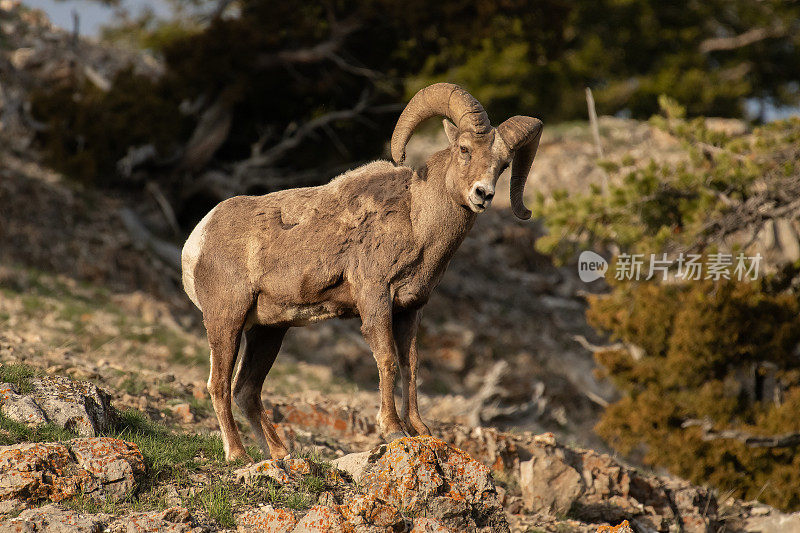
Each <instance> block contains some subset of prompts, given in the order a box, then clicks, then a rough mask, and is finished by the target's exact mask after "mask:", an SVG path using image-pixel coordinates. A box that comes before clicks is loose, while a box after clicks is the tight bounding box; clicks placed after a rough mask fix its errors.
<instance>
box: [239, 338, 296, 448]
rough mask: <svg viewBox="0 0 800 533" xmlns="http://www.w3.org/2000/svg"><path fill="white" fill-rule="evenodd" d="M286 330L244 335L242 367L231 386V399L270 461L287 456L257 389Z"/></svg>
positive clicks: (275, 355)
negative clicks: (270, 458) (248, 423)
mask: <svg viewBox="0 0 800 533" xmlns="http://www.w3.org/2000/svg"><path fill="white" fill-rule="evenodd" d="M287 329H288V328H276V327H272V326H260V325H257V326H253V327H252V328H251V329H249V330H248V331H247V332H246V333H245V340H246V343H245V347H244V355H243V356H242V364H241V365H239V372H238V373H237V374H236V380H235V381H234V385H233V398H234V400H236V404H237V405H238V406H239V409H241V410H242V412H243V413H244V415H245V416H246V417H247V420H248V422H250V426H251V427H252V428H253V433H255V436H256V440H257V441H258V444H259V446H260V447H261V450H262V452H263V453H264V456H266V455H267V453H269V455H270V457H272V458H273V459H283V458H284V457H286V456H287V455H289V451H288V450H287V449H286V445H285V444H284V443H283V441H281V438H280V437H279V436H278V433H277V432H276V431H275V426H274V425H273V424H272V420H270V418H269V415H268V414H267V411H266V409H264V404H263V403H262V402H261V389H262V387H263V386H264V379H265V378H266V377H267V374H268V373H269V371H270V369H271V368H272V364H273V363H274V362H275V358H276V357H277V356H278V351H279V350H280V349H281V343H282V342H283V337H284V335H286V331H287Z"/></svg>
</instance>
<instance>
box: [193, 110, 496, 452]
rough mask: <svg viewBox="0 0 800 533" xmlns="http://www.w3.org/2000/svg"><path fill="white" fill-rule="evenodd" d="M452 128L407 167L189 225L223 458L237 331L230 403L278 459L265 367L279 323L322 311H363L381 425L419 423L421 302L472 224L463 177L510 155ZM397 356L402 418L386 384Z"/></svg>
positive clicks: (261, 199) (363, 172) (474, 177)
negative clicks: (264, 395) (441, 146)
mask: <svg viewBox="0 0 800 533" xmlns="http://www.w3.org/2000/svg"><path fill="white" fill-rule="evenodd" d="M454 128H455V127H454V126H452V125H449V126H447V125H446V129H448V136H450V137H451V144H450V146H449V147H448V148H447V149H445V150H442V151H440V152H437V153H436V154H434V155H433V156H431V158H430V159H429V160H428V162H427V164H426V165H425V166H424V167H423V168H421V169H420V170H418V171H412V170H411V169H409V168H406V167H395V166H393V165H392V164H391V163H389V162H386V161H378V162H374V163H370V164H369V165H365V166H364V167H361V168H359V169H356V170H354V171H351V172H348V173H345V174H343V175H342V176H339V177H338V178H336V179H334V180H332V181H331V182H330V183H328V184H326V185H323V186H319V187H310V188H301V189H292V190H285V191H279V192H275V193H272V194H268V195H266V196H238V197H235V198H231V199H229V200H226V201H224V202H222V203H221V204H220V205H219V206H217V208H215V210H214V211H213V212H212V214H211V216H210V217H208V220H207V222H206V223H205V224H201V225H199V226H198V228H197V229H196V230H195V232H194V233H196V232H201V233H202V235H194V233H193V235H192V236H190V239H189V241H187V247H186V248H185V249H184V264H183V268H184V280H185V283H186V285H187V287H186V288H187V293H189V294H190V296H191V295H193V294H194V295H196V297H195V298H193V300H194V301H195V302H196V303H197V304H198V306H199V307H200V309H201V310H202V312H203V318H204V323H205V326H206V329H207V331H208V339H209V344H210V346H211V374H210V376H209V383H208V387H209V391H210V394H211V397H212V402H213V404H214V409H215V411H216V413H217V417H218V419H219V421H220V426H221V428H222V434H223V441H224V443H225V451H226V457H227V458H228V459H235V458H240V457H245V456H246V453H245V451H244V448H243V447H242V444H241V441H240V438H239V434H238V431H237V430H236V426H235V425H234V422H233V416H232V413H231V403H230V400H231V376H232V373H233V367H234V362H235V358H236V353H237V351H238V346H239V341H240V337H241V335H242V333H243V331H247V333H246V335H247V347H246V350H245V354H244V356H243V363H242V365H241V370H240V372H239V374H238V375H237V377H236V383H235V385H234V393H235V396H236V401H237V404H238V405H239V406H240V407H241V408H242V410H243V411H244V412H245V415H246V416H247V418H248V420H249V421H250V423H251V425H252V427H253V430H254V431H255V433H256V436H257V438H258V440H259V443H260V444H261V445H262V447H263V448H267V447H268V448H269V450H270V454H271V455H272V457H276V458H279V457H283V456H285V455H286V453H287V449H286V446H285V445H284V444H283V443H282V442H281V441H280V439H279V438H278V436H277V434H276V433H275V431H274V428H273V427H272V423H271V421H270V420H269V417H268V416H267V414H266V412H265V410H264V407H263V405H262V404H261V399H260V392H261V387H262V384H263V381H264V378H265V377H266V375H267V373H268V372H269V369H270V367H271V365H272V362H273V361H274V359H275V356H276V355H277V352H278V349H279V348H280V343H281V340H282V339H283V335H284V334H285V332H286V329H287V328H289V327H292V326H303V325H306V324H309V323H312V322H315V321H318V320H324V319H328V318H333V317H342V318H346V317H356V316H358V317H360V318H361V321H362V332H363V334H364V338H365V339H366V340H367V342H368V343H369V345H370V347H371V349H372V350H373V352H374V355H375V359H376V362H377V363H378V370H379V374H380V391H381V409H380V412H379V414H378V422H379V425H380V427H381V430H382V431H383V433H384V435H388V436H397V435H403V434H406V433H429V430H428V428H427V426H426V425H425V424H424V423H423V422H422V419H421V417H420V416H419V412H418V410H417V402H416V369H417V349H416V331H417V324H418V321H419V309H420V308H421V307H422V306H423V305H424V304H425V303H426V302H427V301H428V298H429V297H430V294H431V291H432V290H433V289H434V287H436V285H437V284H438V283H439V280H440V279H441V276H442V274H443V273H444V270H445V268H446V267H447V264H448V262H449V261H450V258H451V257H452V256H453V254H454V253H455V251H456V249H457V248H458V246H459V245H460V244H461V242H462V241H463V239H464V237H465V236H466V234H467V232H468V231H469V229H470V228H471V227H472V225H473V223H474V220H475V212H474V211H475V209H478V208H476V207H470V200H469V194H470V190H471V188H472V187H473V185H474V184H475V183H477V182H478V181H479V180H482V181H481V183H490V184H491V187H492V190H493V187H494V183H495V182H496V180H497V177H498V176H499V173H500V171H501V170H502V167H503V166H505V165H507V163H508V159H509V158H510V156H511V154H510V152H509V151H508V149H507V148H505V144H503V143H502V142H497V141H496V139H495V135H494V130H492V131H490V132H489V133H488V134H474V133H470V132H458V130H456V129H454ZM462 146H464V147H466V148H467V149H468V150H469V155H465V154H464V153H462V152H461V150H462V148H461V147H462ZM486 205H488V202H487V204H486ZM481 209H482V208H481ZM190 243H194V244H192V245H191V246H190ZM197 243H201V244H197ZM188 248H193V250H189V249H188ZM194 248H196V249H194ZM187 280H188V281H187ZM189 285H191V286H189ZM251 344H252V346H251ZM395 362H398V363H399V365H400V370H401V376H402V378H403V401H402V406H401V407H402V415H403V418H402V420H401V418H400V417H399V416H398V414H397V411H396V408H395V404H394V396H393V393H392V389H393V386H394V380H395V374H396V368H395ZM404 424H405V427H404ZM265 452H266V450H265Z"/></svg>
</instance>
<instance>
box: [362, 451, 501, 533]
mask: <svg viewBox="0 0 800 533" xmlns="http://www.w3.org/2000/svg"><path fill="white" fill-rule="evenodd" d="M362 487H363V491H364V492H366V493H367V494H370V495H373V496H374V497H376V498H378V499H380V500H382V501H384V502H386V503H389V504H391V505H393V506H395V507H397V508H398V509H399V510H400V511H401V512H402V513H404V514H408V515H412V516H413V515H420V516H429V517H432V518H436V519H437V520H439V521H440V522H441V523H442V524H444V525H445V526H447V527H451V528H454V529H456V530H461V531H467V530H476V529H478V528H485V527H486V528H491V530H492V531H507V530H508V524H507V522H506V519H505V516H504V514H503V509H502V506H501V505H500V502H499V499H498V497H497V491H496V490H495V486H494V483H493V482H492V478H491V474H490V472H489V469H488V468H487V467H486V466H484V465H483V464H481V463H479V462H478V461H476V460H475V459H473V458H472V457H470V456H469V454H467V453H466V452H464V451H462V450H459V449H458V448H455V447H454V446H451V445H449V444H447V443H446V442H444V441H442V440H439V439H436V438H434V437H427V436H423V437H406V438H402V439H397V440H395V441H393V442H391V443H390V444H386V445H383V446H380V447H379V448H378V449H376V450H374V451H373V453H372V454H371V455H370V458H369V466H368V467H367V468H366V470H365V472H364V475H363V478H362Z"/></svg>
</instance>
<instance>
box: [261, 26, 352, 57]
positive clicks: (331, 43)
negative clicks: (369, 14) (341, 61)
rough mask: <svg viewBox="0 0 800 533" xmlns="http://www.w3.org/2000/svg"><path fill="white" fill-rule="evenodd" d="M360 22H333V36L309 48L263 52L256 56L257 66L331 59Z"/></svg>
mask: <svg viewBox="0 0 800 533" xmlns="http://www.w3.org/2000/svg"><path fill="white" fill-rule="evenodd" d="M358 27H359V24H356V23H355V22H354V21H349V22H338V21H333V22H332V24H331V37H330V39H328V40H327V41H323V42H321V43H318V44H316V45H314V46H311V47H308V48H296V49H294V50H281V51H280V52H275V53H272V54H262V55H260V56H259V57H258V58H256V62H255V64H256V66H257V67H258V68H261V69H269V68H274V67H277V66H280V65H286V64H293V63H295V64H296V63H301V64H302V63H316V62H319V61H324V60H330V59H332V56H334V55H335V53H336V51H337V50H339V48H341V46H342V44H344V41H345V39H346V38H347V36H348V35H350V34H351V33H353V32H354V31H355V30H356V29H358Z"/></svg>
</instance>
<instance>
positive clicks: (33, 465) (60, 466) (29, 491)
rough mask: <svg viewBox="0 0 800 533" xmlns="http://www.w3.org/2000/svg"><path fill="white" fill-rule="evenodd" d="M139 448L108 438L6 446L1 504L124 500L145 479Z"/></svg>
mask: <svg viewBox="0 0 800 533" xmlns="http://www.w3.org/2000/svg"><path fill="white" fill-rule="evenodd" d="M144 472H145V464H144V458H143V457H142V454H141V453H140V452H139V449H138V447H137V446H136V445H135V444H132V443H129V442H125V441H121V440H118V439H112V438H108V437H94V438H81V439H73V440H71V441H68V442H64V443H60V442H49V443H27V444H15V445H13V446H2V447H0V500H2V501H13V500H19V501H20V502H25V503H27V504H34V503H37V502H40V501H48V500H49V501H54V502H57V501H61V500H63V499H66V498H70V497H73V496H77V495H81V494H83V495H86V496H89V497H91V498H97V499H101V500H111V501H114V500H119V499H122V498H124V497H125V496H126V495H127V494H128V493H129V492H130V491H131V490H133V488H134V487H135V485H136V483H137V479H138V477H139V476H141V475H142V474H144Z"/></svg>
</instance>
